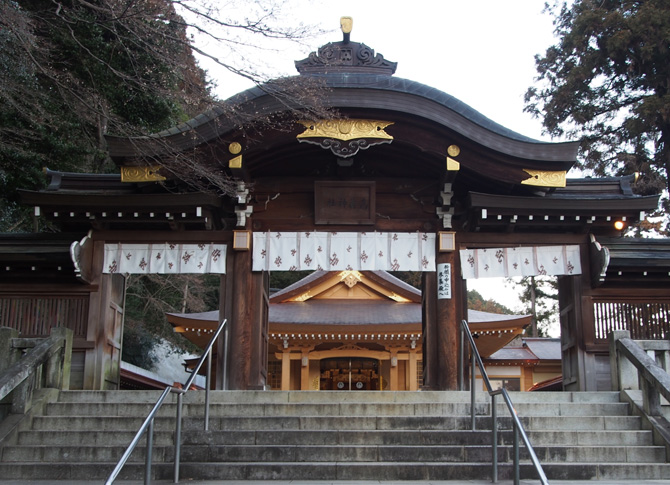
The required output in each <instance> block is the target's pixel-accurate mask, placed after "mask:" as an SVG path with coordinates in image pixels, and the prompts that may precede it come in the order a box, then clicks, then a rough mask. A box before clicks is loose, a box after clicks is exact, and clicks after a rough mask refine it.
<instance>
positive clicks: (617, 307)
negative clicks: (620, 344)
mask: <svg viewBox="0 0 670 485" xmlns="http://www.w3.org/2000/svg"><path fill="white" fill-rule="evenodd" d="M593 316H594V320H593V321H594V327H595V328H594V330H595V335H594V336H595V339H596V341H601V340H606V339H607V336H608V335H609V333H610V332H611V331H613V330H628V331H629V332H630V336H631V338H632V339H633V340H665V339H669V338H670V299H668V300H667V301H658V299H655V300H654V301H644V300H626V301H594V302H593Z"/></svg>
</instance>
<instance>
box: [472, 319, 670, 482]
mask: <svg viewBox="0 0 670 485" xmlns="http://www.w3.org/2000/svg"><path fill="white" fill-rule="evenodd" d="M461 326H462V329H463V333H464V334H465V336H466V337H467V339H468V343H469V344H470V349H471V352H472V357H473V358H472V367H473V369H472V372H471V374H472V376H471V377H472V379H471V384H470V388H471V393H470V395H471V406H470V407H471V416H472V429H473V430H474V429H475V418H474V417H475V414H474V408H475V397H474V396H475V394H474V389H475V370H474V367H475V363H476V365H478V366H479V370H480V372H481V376H482V381H483V383H484V386H485V387H486V391H487V392H488V395H489V396H490V397H491V406H493V407H495V406H496V402H495V396H496V395H498V394H501V395H502V396H503V399H504V400H505V405H506V406H507V410H508V411H509V413H510V415H511V417H512V422H513V424H514V443H515V444H514V455H515V456H514V472H515V482H514V483H515V485H518V484H519V434H521V436H522V438H523V442H524V445H525V446H526V449H527V450H528V454H529V455H530V460H531V462H532V463H533V467H535V471H536V472H537V474H538V475H539V477H540V483H542V485H548V484H549V482H548V481H547V476H546V475H545V473H544V470H543V469H542V465H541V464H540V461H539V460H538V459H537V455H536V454H535V450H534V449H533V445H531V443H530V440H529V439H528V436H527V435H526V432H525V431H524V429H523V425H522V424H521V421H519V416H518V415H517V413H516V410H515V409H514V405H513V404H512V400H511V398H510V396H509V393H508V392H507V390H506V389H505V388H504V387H503V388H501V389H498V390H495V391H494V390H493V387H492V386H491V381H490V380H489V376H488V374H487V373H486V369H485V368H484V362H483V361H482V358H481V356H480V355H479V352H478V351H477V346H476V345H475V340H474V338H473V337H472V333H471V332H470V328H469V327H468V322H466V321H465V320H462V321H461ZM668 399H670V393H669V395H668ZM493 412H494V411H493V410H492V411H491V413H492V415H493ZM496 432H497V423H495V422H494V423H493V426H492V429H491V434H492V435H493V436H496V435H495V433H496ZM493 443H494V444H493V447H496V446H497V437H496V438H494V442H493ZM495 453H496V455H495V459H496V460H497V456H498V455H497V451H496V452H495ZM494 465H496V466H497V462H496V463H494ZM494 478H496V479H497V471H496V472H495V474H494Z"/></svg>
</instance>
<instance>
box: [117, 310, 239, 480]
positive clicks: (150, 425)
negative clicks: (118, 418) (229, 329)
mask: <svg viewBox="0 0 670 485" xmlns="http://www.w3.org/2000/svg"><path fill="white" fill-rule="evenodd" d="M225 325H226V320H225V319H224V320H223V321H222V322H221V323H220V324H219V327H218V328H217V329H216V332H214V335H212V338H211V340H210V341H209V344H207V346H206V347H205V349H204V352H203V353H202V355H201V356H200V359H198V363H197V364H196V366H195V367H194V369H193V371H192V372H191V375H190V376H189V378H188V379H187V380H186V382H185V383H184V385H183V386H182V389H178V388H176V387H172V386H167V387H166V388H165V390H164V391H163V393H162V394H161V396H160V397H159V398H158V400H157V401H156V404H155V405H154V407H153V408H152V409H151V411H150V412H149V414H148V415H147V417H146V419H145V420H144V423H142V426H140V429H139V430H138V431H137V433H135V437H134V438H133V439H132V441H131V442H130V444H129V445H128V447H127V448H126V451H125V452H124V453H123V456H121V459H119V462H118V463H117V464H116V466H115V467H114V470H112V473H110V474H109V477H108V478H107V481H106V482H105V485H111V484H113V483H114V480H116V478H117V476H118V475H119V473H120V472H121V469H122V468H123V467H124V465H125V464H126V462H127V461H128V458H130V455H131V454H132V452H133V451H134V450H135V448H136V447H137V444H138V443H139V442H140V439H141V438H142V435H143V434H144V433H145V432H146V433H147V452H146V458H145V469H144V483H145V485H149V484H150V483H151V462H152V449H153V435H154V419H155V418H156V414H157V413H158V411H159V409H160V408H161V406H162V405H163V403H164V402H165V400H166V399H167V396H168V395H169V394H170V393H171V392H175V393H177V417H176V429H175V459H174V460H175V462H174V483H179V461H180V460H179V455H180V452H181V417H182V405H183V396H184V394H186V392H188V390H189V389H190V388H191V386H192V385H193V381H195V378H196V377H197V375H198V371H199V370H200V368H201V367H202V364H203V363H204V361H205V358H206V359H207V378H206V389H205V431H207V429H209V390H210V387H211V385H210V383H211V379H210V376H211V373H212V347H213V346H214V342H216V339H217V338H218V337H219V335H220V334H221V331H222V330H223V328H224V327H225ZM226 343H227V342H226ZM224 348H225V344H224Z"/></svg>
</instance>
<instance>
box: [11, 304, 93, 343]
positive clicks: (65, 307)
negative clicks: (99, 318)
mask: <svg viewBox="0 0 670 485" xmlns="http://www.w3.org/2000/svg"><path fill="white" fill-rule="evenodd" d="M88 301H89V299H88V295H54V296H40V297H33V296H2V297H0V327H9V328H14V329H16V330H18V331H19V332H20V335H21V336H22V337H41V336H46V335H49V333H50V332H51V328H52V327H66V328H69V329H70V330H72V332H73V334H74V337H86V326H87V321H88Z"/></svg>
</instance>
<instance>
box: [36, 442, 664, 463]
mask: <svg viewBox="0 0 670 485" xmlns="http://www.w3.org/2000/svg"><path fill="white" fill-rule="evenodd" d="M534 449H535V453H536V455H537V456H538V458H539V459H540V460H541V461H542V463H559V462H566V461H567V462H589V463H608V462H609V463H654V462H663V461H664V459H665V448H664V447H662V446H653V447H647V446H637V447H636V446H595V447H593V446H584V447H579V448H575V447H566V446H540V447H537V448H534ZM491 451H492V450H491V446H490V445H486V446H481V445H479V446H470V445H466V446H462V445H451V446H443V445H432V446H424V445H415V446H392V445H384V446H365V445H354V446H333V445H319V446H314V445H310V446H298V445H289V446H285V445H274V446H205V445H202V446H184V447H183V448H182V452H181V459H182V462H190V461H198V462H251V461H254V462H264V461H276V462H308V461H313V462H317V461H324V462H327V461H336V462H361V461H364V462H380V461H381V462H393V461H403V462H412V463H422V462H475V463H479V462H486V463H490V462H491ZM512 457H513V447H512V446H510V445H505V446H499V447H498V460H499V462H500V463H504V462H508V461H511V460H512ZM26 459H27V458H26ZM520 459H521V460H524V461H530V456H529V454H528V452H527V451H526V450H525V449H524V448H522V449H521V450H520Z"/></svg>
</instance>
